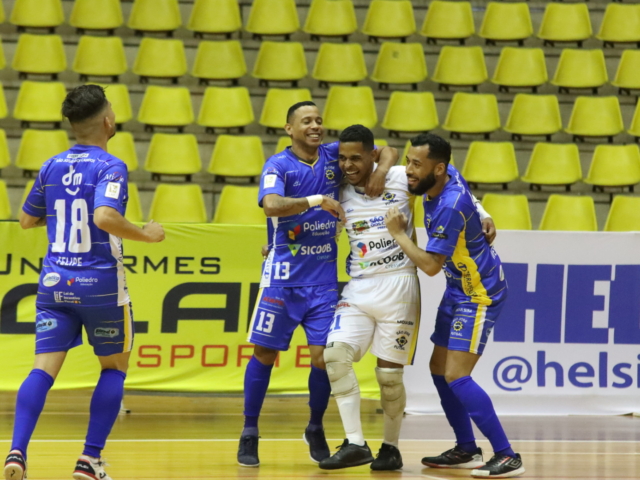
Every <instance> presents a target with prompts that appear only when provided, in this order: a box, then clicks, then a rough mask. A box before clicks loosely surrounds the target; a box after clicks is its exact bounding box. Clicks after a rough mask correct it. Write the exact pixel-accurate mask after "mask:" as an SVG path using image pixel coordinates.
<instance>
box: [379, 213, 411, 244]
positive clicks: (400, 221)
mask: <svg viewBox="0 0 640 480" xmlns="http://www.w3.org/2000/svg"><path fill="white" fill-rule="evenodd" d="M407 222H408V220H407V216H406V215H405V214H404V213H402V212H401V211H400V210H398V207H391V208H390V209H389V211H388V212H387V215H386V216H385V217H384V224H385V225H386V226H387V230H389V233H390V234H391V235H392V236H393V237H395V236H396V235H399V234H401V233H404V232H405V231H406V229H407Z"/></svg>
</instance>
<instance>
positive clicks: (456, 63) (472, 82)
mask: <svg viewBox="0 0 640 480" xmlns="http://www.w3.org/2000/svg"><path fill="white" fill-rule="evenodd" d="M488 78H489V75H488V74H487V66H486V65H485V63H484V53H483V52H482V47H450V46H446V47H442V50H440V56H439V57H438V63H437V64H436V70H435V72H434V73H433V77H432V78H431V80H433V81H434V82H436V83H438V84H439V85H438V88H439V89H440V90H449V85H454V86H470V87H473V91H474V92H477V91H478V85H480V84H481V83H483V82H486V81H487V79H488Z"/></svg>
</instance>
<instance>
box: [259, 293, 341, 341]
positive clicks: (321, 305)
mask: <svg viewBox="0 0 640 480" xmlns="http://www.w3.org/2000/svg"><path fill="white" fill-rule="evenodd" d="M337 303H338V285H337V284H328V285H319V286H314V287H266V288H261V289H260V292H259V293H258V300H257V301H256V306H255V309H254V311H253V316H252V317H251V326H250V327H249V339H248V341H249V342H251V343H253V344H255V345H260V346H262V347H266V348H271V349H273V350H281V351H285V350H288V349H289V344H290V343H291V337H292V336H293V331H294V330H295V329H296V327H297V326H298V325H302V328H304V332H305V333H306V335H307V343H308V344H309V345H322V346H325V345H326V344H327V337H328V336H329V327H330V326H331V323H332V322H333V314H334V311H335V309H336V304H337Z"/></svg>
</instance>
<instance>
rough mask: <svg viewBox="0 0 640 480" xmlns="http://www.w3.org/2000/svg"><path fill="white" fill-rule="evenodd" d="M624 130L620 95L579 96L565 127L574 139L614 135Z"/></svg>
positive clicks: (609, 137)
mask: <svg viewBox="0 0 640 480" xmlns="http://www.w3.org/2000/svg"><path fill="white" fill-rule="evenodd" d="M623 130H624V125H623V124H622V112H621V111H620V102H619V101H618V97H578V98H576V101H575V103H574V104H573V110H572V111H571V118H570V119H569V125H568V126H567V128H566V129H565V131H566V132H567V133H570V134H571V135H573V139H574V141H579V140H584V137H608V139H609V143H613V137H614V136H615V135H618V134H619V133H621V132H622V131H623Z"/></svg>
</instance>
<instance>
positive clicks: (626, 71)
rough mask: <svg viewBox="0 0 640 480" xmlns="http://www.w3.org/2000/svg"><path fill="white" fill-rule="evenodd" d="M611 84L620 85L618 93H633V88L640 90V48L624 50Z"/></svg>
mask: <svg viewBox="0 0 640 480" xmlns="http://www.w3.org/2000/svg"><path fill="white" fill-rule="evenodd" d="M611 85H613V86H615V87H618V95H623V94H627V95H631V90H640V50H632V49H628V50H624V51H623V52H622V56H621V57H620V63H619V64H618V70H617V71H616V76H615V78H614V79H613V81H612V82H611Z"/></svg>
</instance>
